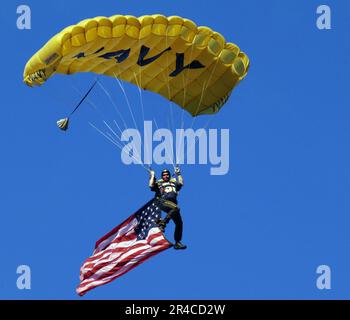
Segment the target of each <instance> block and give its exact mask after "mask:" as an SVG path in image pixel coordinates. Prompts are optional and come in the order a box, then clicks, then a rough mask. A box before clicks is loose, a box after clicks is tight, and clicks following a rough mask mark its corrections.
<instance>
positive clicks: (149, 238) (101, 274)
mask: <svg viewBox="0 0 350 320" xmlns="http://www.w3.org/2000/svg"><path fill="white" fill-rule="evenodd" d="M160 216H161V210H160V209H159V207H157V205H156V203H155V202H154V200H151V201H149V202H148V203H147V204H145V205H144V206H143V207H142V208H141V209H139V210H138V211H137V212H136V213H134V214H133V215H131V216H130V217H129V218H128V219H126V220H125V221H124V222H123V223H121V224H120V225H119V226H117V227H116V228H114V229H113V230H112V231H111V232H109V233H108V234H106V235H105V236H104V237H102V238H101V239H100V240H99V241H97V243H96V246H95V250H94V252H93V255H92V256H91V257H90V258H88V259H87V260H86V261H85V262H84V264H83V265H82V267H81V268H80V281H81V282H80V284H79V286H78V287H77V290H76V291H77V293H78V294H79V295H80V296H83V295H84V294H85V293H86V292H88V291H90V290H92V289H94V288H96V287H98V286H101V285H103V284H106V283H109V282H111V281H113V280H114V279H116V278H118V277H120V276H122V275H123V274H125V273H127V272H128V271H130V270H131V269H133V268H135V267H136V266H138V265H139V264H141V263H143V262H144V261H146V260H147V259H149V258H151V257H152V256H154V255H156V254H158V253H160V252H162V251H164V250H166V249H168V248H170V247H171V246H172V244H171V243H170V242H169V241H168V240H167V239H166V238H165V237H164V234H163V232H162V231H161V230H160V229H159V227H158V226H157V220H158V219H159V218H160Z"/></svg>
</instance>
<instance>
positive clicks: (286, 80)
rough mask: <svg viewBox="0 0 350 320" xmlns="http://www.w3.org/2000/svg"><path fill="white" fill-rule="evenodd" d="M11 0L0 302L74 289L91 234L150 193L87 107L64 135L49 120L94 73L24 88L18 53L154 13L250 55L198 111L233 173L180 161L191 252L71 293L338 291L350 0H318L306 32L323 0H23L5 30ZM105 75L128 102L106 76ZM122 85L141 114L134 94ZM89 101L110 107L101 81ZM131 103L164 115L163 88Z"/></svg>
mask: <svg viewBox="0 0 350 320" xmlns="http://www.w3.org/2000/svg"><path fill="white" fill-rule="evenodd" d="M20 4H23V2H22V1H21V2H19V1H3V2H2V4H1V10H0V24H1V29H2V44H3V45H2V50H1V52H0V58H1V61H2V62H3V63H2V68H1V69H2V74H3V76H2V80H1V84H2V90H1V105H2V106H1V119H2V121H1V126H0V146H1V157H0V170H1V182H0V190H1V192H0V198H1V210H0V212H1V223H0V243H1V247H0V248H1V253H2V254H1V256H2V259H1V267H0V270H1V273H0V274H1V278H0V298H1V299H80V298H78V297H77V296H76V294H75V287H76V285H77V284H78V281H79V280H78V276H79V268H80V265H81V263H82V262H83V261H84V259H85V258H87V257H88V256H89V255H90V253H91V251H92V249H93V245H94V243H95V241H96V240H97V239H98V238H99V237H101V236H102V235H103V234H105V233H106V232H107V231H109V230H110V229H111V228H113V227H114V226H115V225H117V224H118V223H119V222H121V221H123V220H124V219H125V218H126V217H128V216H129V215H130V214H131V213H132V212H133V211H135V210H136V209H137V208H139V207H140V206H141V205H142V204H143V203H145V202H146V201H148V200H149V199H150V197H152V194H151V193H150V191H149V190H148V188H147V183H148V181H147V180H148V174H147V172H146V171H144V170H143V169H142V168H141V167H140V166H125V165H124V164H123V163H122V162H121V160H120V151H119V150H118V149H116V148H114V147H113V146H112V145H111V144H109V143H108V142H107V141H106V140H104V139H103V137H101V136H100V135H98V133H96V132H95V131H94V130H93V129H92V128H91V127H90V126H89V125H88V121H95V120H96V119H97V116H96V114H95V113H94V111H93V110H92V109H91V108H90V107H89V106H88V105H85V106H84V107H82V108H81V110H80V111H79V114H78V115H77V116H76V117H75V119H74V123H73V124H72V127H71V129H70V130H69V132H67V133H66V134H64V133H62V132H60V131H59V130H58V129H57V127H56V126H55V121H56V120H57V119H59V118H61V117H63V116H65V115H66V114H67V113H68V112H69V111H70V110H71V109H72V106H73V105H74V103H76V102H77V100H79V98H80V96H79V94H78V93H77V92H76V91H75V89H74V87H77V88H79V90H81V91H84V90H86V89H87V88H88V86H89V85H90V84H91V82H92V81H93V79H94V76H93V75H91V74H84V75H81V74H80V75H75V76H72V77H64V76H57V77H54V78H52V79H51V80H50V81H48V82H47V83H46V84H45V86H43V87H41V88H36V89H31V88H29V87H26V86H25V85H24V84H23V83H22V73H23V68H24V65H25V63H26V61H27V60H28V59H29V58H30V57H31V55H32V54H33V53H34V52H36V51H37V50H38V49H39V48H40V47H41V46H42V45H43V44H44V43H45V42H46V41H47V40H48V39H49V38H50V37H51V36H53V35H54V34H55V33H57V32H59V31H60V30H61V29H62V28H63V27H65V26H67V25H70V24H74V23H76V22H78V21H80V20H83V19H85V18H87V17H94V16H98V15H105V16H110V15H114V14H132V15H135V16H139V15H144V14H153V13H162V14H164V15H180V16H183V17H188V18H190V19H192V20H193V21H195V22H196V23H197V24H198V25H208V26H210V27H211V28H213V29H214V30H217V31H219V32H221V33H223V34H224V35H225V37H226V38H227V39H228V40H230V41H233V42H235V43H237V44H238V45H239V46H240V47H241V48H242V49H243V50H244V51H245V52H246V53H247V54H248V55H249V57H250V59H251V69H250V71H249V74H248V76H247V78H246V79H245V80H244V82H243V83H242V84H241V85H240V86H239V87H238V88H237V90H236V91H235V92H234V94H233V95H232V97H231V99H230V100H229V102H228V103H227V105H225V107H224V108H223V109H222V111H221V112H220V113H219V114H217V115H216V116H215V119H214V117H213V120H212V121H211V123H210V128H218V129H220V128H228V129H230V171H229V173H228V174H227V175H224V176H210V175H209V166H208V165H207V166H205V165H184V166H183V167H182V171H183V176H184V179H185V183H186V185H185V187H184V189H183V191H182V192H181V195H180V199H179V200H180V205H181V208H182V215H183V219H184V223H185V229H184V243H186V244H187V245H188V250H186V251H183V252H176V251H174V250H168V251H166V252H163V253H161V254H160V255H159V256H156V257H154V258H152V259H151V260H149V261H147V262H146V263H145V264H143V265H142V266H140V267H138V268H136V269H134V270H133V271H132V272H130V273H128V274H126V275H125V276H123V277H122V278H120V279H117V280H116V281H115V282H113V283H111V284H108V285H106V286H103V287H100V288H97V289H95V290H93V291H91V292H90V293H89V294H88V295H87V296H86V297H84V298H83V299H295V298H297V299H347V298H349V297H350V294H349V292H350V272H349V270H350V259H349V256H348V252H349V249H350V234H349V225H350V218H349V214H350V202H349V191H350V167H349V163H350V151H349V150H350V149H349V141H350V140H349V139H350V127H349V117H350V110H349V89H348V83H349V81H348V74H349V72H350V65H349V62H350V61H349V50H350V44H349V41H348V30H349V21H350V19H349V18H350V4H349V3H348V2H346V1H327V4H328V5H330V7H331V9H332V29H331V30H323V31H321V30H318V29H317V28H316V19H317V15H316V8H317V6H318V5H321V4H323V2H321V1H314V0H311V1H307V2H306V1H301V0H299V1H273V0H266V1H258V0H255V1H254V0H244V1H243V0H239V1H238V0H235V1H232V0H230V1H229V0H227V1H215V2H213V3H211V4H210V3H207V2H203V1H188V0H186V1H183V0H177V1H160V0H158V1H137V0H129V1H111V0H105V1H100V2H98V4H97V2H96V1H80V0H77V1H55V2H50V1H46V2H45V5H43V1H39V0H28V1H26V4H27V5H29V6H30V7H31V10H32V29H31V30H29V31H28V30H24V31H20V30H18V29H17V28H16V19H17V15H16V8H17V6H18V5H20ZM102 81H103V84H104V85H105V86H106V88H108V90H109V91H110V92H111V93H113V95H114V97H115V99H116V101H117V102H118V103H120V104H122V105H124V107H125V102H124V100H123V96H122V93H121V92H120V90H119V89H118V87H117V86H116V85H115V82H113V80H111V79H102ZM126 88H127V92H128V94H129V97H130V101H131V104H132V106H133V107H134V108H135V110H140V109H139V100H138V96H137V93H138V91H137V90H136V89H135V87H133V86H128V85H126ZM91 99H92V100H93V101H94V102H95V103H97V104H99V105H100V106H101V108H106V110H110V109H108V108H111V106H110V105H108V103H109V102H108V100H106V98H105V97H104V96H103V94H102V93H101V91H99V90H96V91H95V92H94V93H93V94H92V95H91ZM143 99H144V103H145V109H146V120H152V118H153V117H155V118H156V119H157V121H158V122H159V126H162V127H164V126H167V123H168V122H167V121H168V120H167V119H168V117H169V113H168V109H166V108H164V104H166V107H168V106H167V103H166V102H165V100H164V99H162V98H160V97H158V96H157V95H155V94H151V93H147V92H146V93H144V94H143ZM165 110H166V112H165ZM174 112H175V114H174V118H175V122H178V120H179V119H180V115H181V113H180V112H178V111H177V110H176V109H175V108H174ZM125 115H126V116H128V113H127V112H126V113H125ZM136 118H137V119H136V120H137V123H138V124H140V125H141V124H142V118H140V116H139V114H137V115H136ZM129 120H130V119H129ZM96 121H98V120H96ZM191 121H192V120H191V118H190V117H188V116H187V115H186V116H185V123H186V125H187V126H189V125H190V123H191ZM205 123H206V119H198V122H196V127H201V126H203V125H204V124H205ZM129 124H130V126H131V125H132V122H131V120H130V121H129ZM155 169H156V170H157V171H159V170H161V169H162V167H155ZM170 229H171V228H170ZM168 236H169V238H171V234H170V231H168ZM23 264H24V265H28V266H30V268H31V271H32V289H31V290H27V291H26V290H18V289H17V287H16V279H17V276H18V275H17V274H16V269H17V266H19V265H23ZM322 264H326V265H328V266H330V268H331V271H332V278H331V279H332V289H331V290H323V291H321V290H318V289H317V287H316V278H317V274H316V268H317V266H319V265H322ZM146 288H147V289H146Z"/></svg>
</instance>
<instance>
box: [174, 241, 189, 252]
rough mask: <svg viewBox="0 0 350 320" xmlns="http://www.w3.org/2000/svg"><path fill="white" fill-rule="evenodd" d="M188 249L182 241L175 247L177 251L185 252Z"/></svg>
mask: <svg viewBox="0 0 350 320" xmlns="http://www.w3.org/2000/svg"><path fill="white" fill-rule="evenodd" d="M186 248H187V246H186V245H184V244H183V243H181V242H180V241H178V242H176V243H175V245H174V249H175V250H185V249H186Z"/></svg>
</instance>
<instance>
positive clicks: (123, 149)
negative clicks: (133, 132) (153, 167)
mask: <svg viewBox="0 0 350 320" xmlns="http://www.w3.org/2000/svg"><path fill="white" fill-rule="evenodd" d="M89 125H90V126H91V127H92V128H94V129H95V130H96V131H97V132H98V133H99V134H101V135H102V136H103V137H104V138H106V139H107V140H108V141H109V142H111V143H112V144H113V145H115V146H116V147H118V148H119V149H120V150H121V151H123V152H125V153H127V154H128V155H129V156H131V157H132V158H133V159H134V160H135V161H136V162H137V163H139V164H141V166H142V167H143V169H145V170H146V171H149V169H148V168H147V167H146V166H145V165H144V164H143V163H142V162H141V161H140V160H139V159H137V158H135V156H134V155H130V150H131V148H130V147H129V148H128V150H125V147H128V146H126V145H124V146H121V145H120V144H119V143H118V142H117V141H115V140H114V139H113V137H112V136H111V135H110V134H109V133H108V132H107V133H104V132H103V131H102V130H100V129H99V128H97V127H96V126H95V125H94V124H93V123H91V122H89Z"/></svg>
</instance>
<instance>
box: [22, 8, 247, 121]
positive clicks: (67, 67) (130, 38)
mask: <svg viewBox="0 0 350 320" xmlns="http://www.w3.org/2000/svg"><path fill="white" fill-rule="evenodd" d="M248 68H249V59H248V57H247V56H246V55H245V54H244V53H243V52H242V51H240V48H239V47H238V46H237V45H235V44H233V43H229V42H226V41H225V39H224V37H223V36H222V35H221V34H220V33H217V32H215V31H213V30H211V29H210V28H208V27H197V26H196V24H195V23H194V22H192V21H190V20H188V19H184V18H181V17H177V16H172V17H165V16H162V15H152V16H143V17H139V18H136V17H134V16H122V15H116V16H113V17H110V18H107V17H96V18H93V19H87V20H84V21H81V22H80V23H78V24H77V25H73V26H69V27H67V28H65V29H64V30H63V31H61V32H60V33H58V34H57V35H55V36H54V37H53V38H52V39H50V40H49V41H48V42H47V43H46V44H45V45H44V47H42V48H41V49H40V50H39V51H38V52H37V53H36V54H35V55H34V56H33V57H32V58H31V59H30V60H29V61H28V63H27V65H26V67H25V70H24V76H23V77H24V82H25V83H26V84H27V85H29V86H34V85H41V84H43V83H44V82H45V81H46V80H47V79H48V78H50V77H51V76H52V75H53V74H55V73H60V74H74V73H77V72H94V73H97V74H103V75H107V76H111V77H117V78H119V79H122V80H124V81H128V82H131V83H133V84H135V85H137V86H139V87H141V88H143V89H146V90H149V91H152V92H155V93H158V94H160V95H162V96H163V97H165V98H166V99H169V100H171V101H173V102H175V103H176V104H178V105H179V106H181V107H182V108H184V109H186V110H187V111H188V112H189V113H190V114H192V116H197V115H200V114H212V113H216V112H218V111H219V110H220V108H221V107H222V106H223V105H224V104H225V103H226V101H227V100H228V98H229V96H230V93H231V92H232V90H233V89H234V87H235V86H236V85H237V84H238V83H239V82H240V81H241V80H242V79H243V78H244V77H245V76H246V74H247V71H248Z"/></svg>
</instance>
